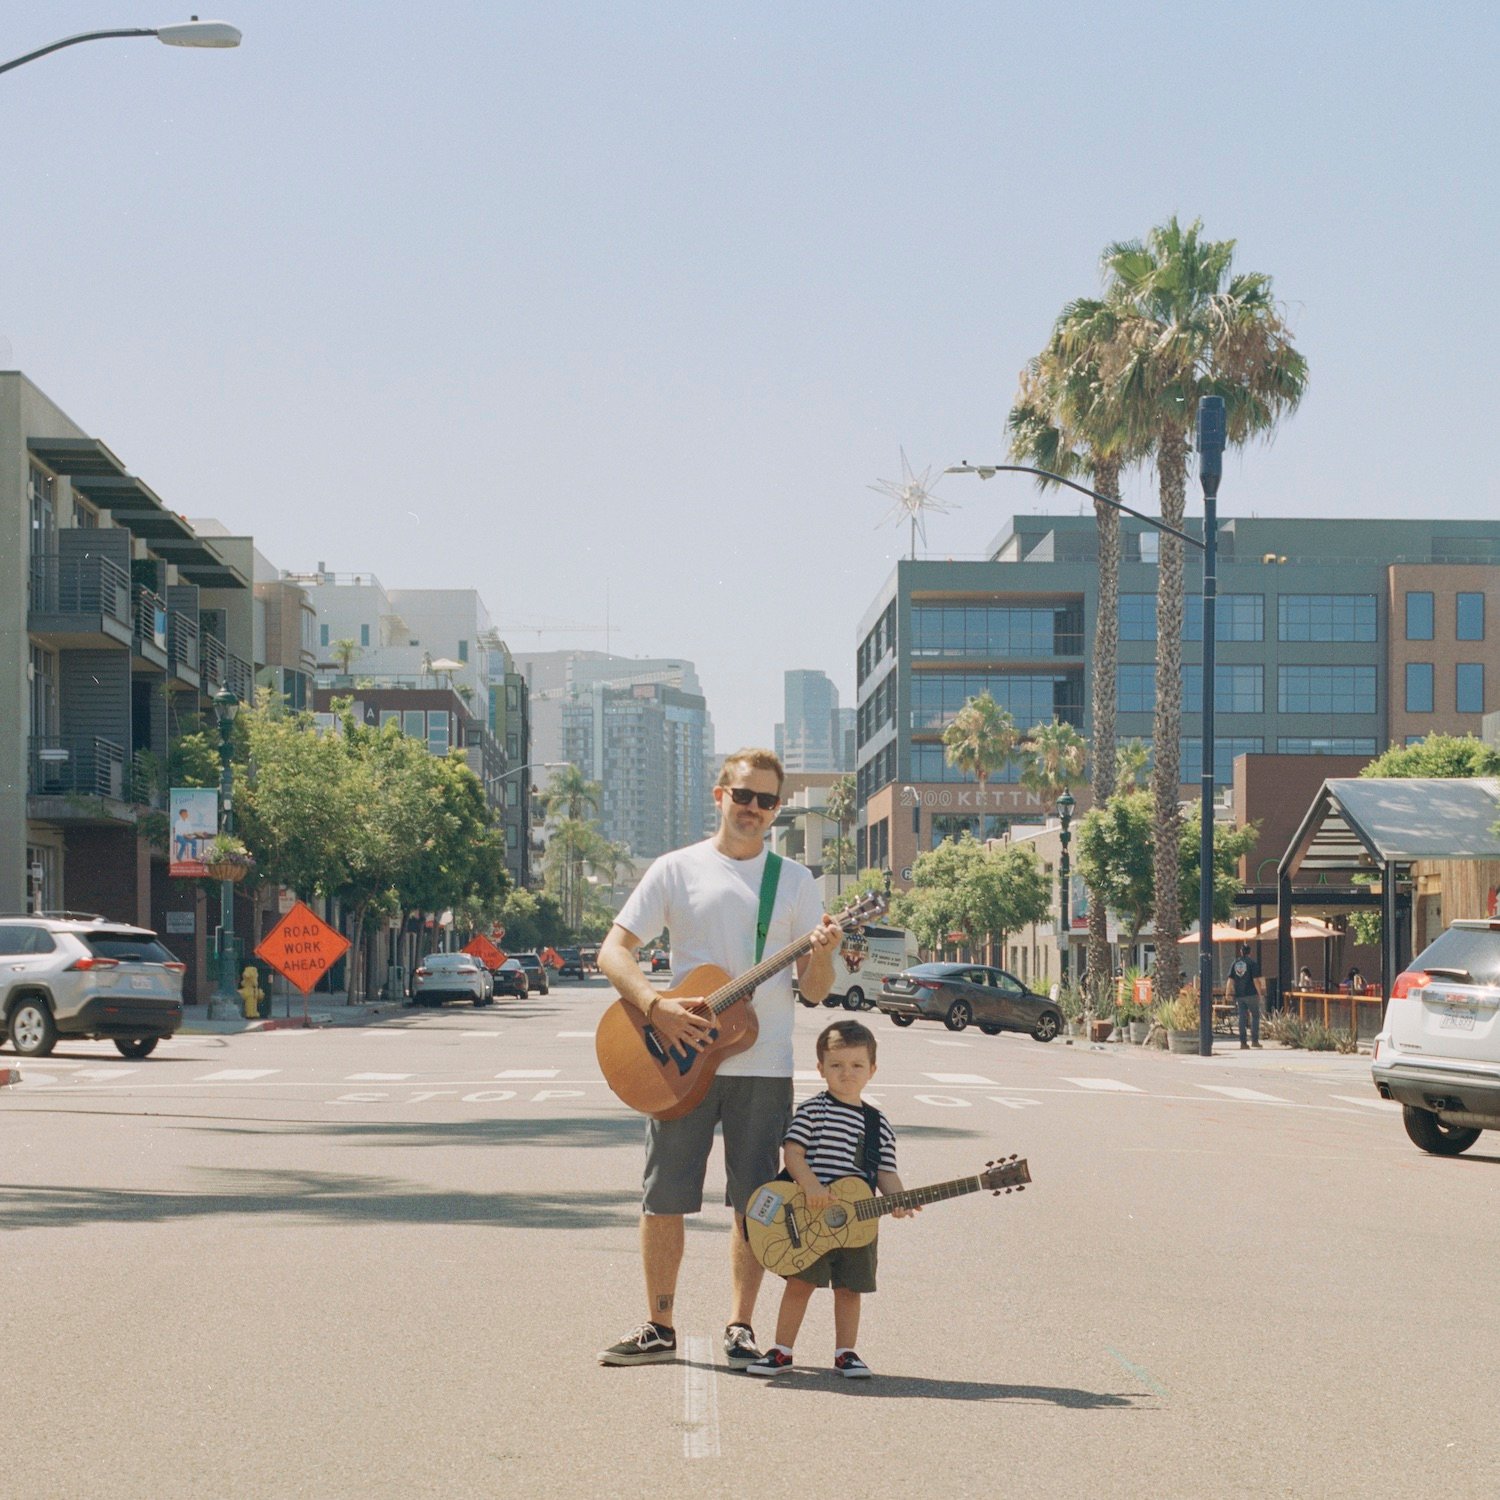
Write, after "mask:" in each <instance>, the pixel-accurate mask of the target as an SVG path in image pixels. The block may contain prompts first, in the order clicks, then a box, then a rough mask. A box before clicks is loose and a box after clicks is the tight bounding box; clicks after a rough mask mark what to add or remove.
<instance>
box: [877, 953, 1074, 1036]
mask: <svg viewBox="0 0 1500 1500" xmlns="http://www.w3.org/2000/svg"><path fill="white" fill-rule="evenodd" d="M876 1003H877V1004H878V1005H879V1007H880V1009H881V1011H882V1012H884V1014H886V1015H888V1016H889V1017H890V1018H891V1020H892V1021H894V1022H895V1024H896V1025H897V1026H910V1025H911V1023H912V1022H913V1021H941V1022H942V1023H943V1024H944V1025H945V1026H946V1027H947V1028H948V1030H949V1031H962V1030H963V1029H964V1028H965V1027H966V1026H967V1025H968V1024H969V1023H970V1022H971V1021H972V1022H974V1023H975V1024H976V1025H977V1026H978V1027H979V1029H980V1030H981V1031H982V1032H984V1033H985V1035H986V1036H996V1035H998V1034H999V1033H1000V1032H1002V1031H1024V1032H1025V1033H1026V1034H1027V1035H1028V1036H1032V1037H1035V1038H1036V1040H1037V1041H1039V1042H1050V1041H1051V1040H1052V1038H1053V1037H1055V1036H1056V1035H1057V1033H1058V1032H1059V1031H1061V1030H1062V1021H1063V1018H1062V1012H1061V1011H1060V1010H1059V1009H1058V1008H1057V1004H1056V1002H1055V1001H1052V1000H1049V999H1048V998H1047V997H1046V996H1045V995H1038V994H1037V993H1036V992H1035V991H1033V990H1029V989H1027V988H1026V986H1025V985H1024V984H1022V983H1021V981H1020V980H1019V979H1017V978H1016V976H1015V975H1014V974H1007V973H1006V972H1005V970H1004V969H990V968H986V967H985V966H984V965H983V964H917V965H916V966H915V967H913V968H910V969H903V970H902V971H901V973H899V974H896V975H893V976H892V977H890V978H889V979H887V980H886V981H885V983H884V984H882V985H881V987H880V999H879V1000H878V1001H877V1002H876Z"/></svg>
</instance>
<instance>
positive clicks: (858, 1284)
mask: <svg viewBox="0 0 1500 1500" xmlns="http://www.w3.org/2000/svg"><path fill="white" fill-rule="evenodd" d="M879 1245H880V1241H879V1239H873V1240H871V1241H870V1243H869V1244H868V1245H861V1246H859V1248H858V1249H856V1250H830V1251H829V1252H828V1254H827V1255H822V1256H819V1257H818V1259H817V1260H815V1261H814V1262H813V1263H812V1264H811V1265H810V1266H809V1267H808V1268H807V1269H806V1270H805V1271H798V1273H797V1274H796V1276H795V1277H788V1278H787V1279H788V1280H789V1281H806V1282H809V1283H811V1284H812V1285H813V1286H836V1287H842V1288H843V1289H844V1291H846V1292H873V1291H874V1290H875V1261H876V1254H875V1252H876V1250H877V1248H878V1247H879Z"/></svg>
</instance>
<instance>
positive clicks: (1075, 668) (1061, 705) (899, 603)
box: [856, 515, 1500, 880]
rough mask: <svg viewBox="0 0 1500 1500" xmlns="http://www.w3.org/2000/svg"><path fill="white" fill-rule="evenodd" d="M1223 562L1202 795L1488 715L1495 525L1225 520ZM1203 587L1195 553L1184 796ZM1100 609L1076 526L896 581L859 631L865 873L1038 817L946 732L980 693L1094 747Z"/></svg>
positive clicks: (1141, 734)
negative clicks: (1236, 777) (1260, 762)
mask: <svg viewBox="0 0 1500 1500" xmlns="http://www.w3.org/2000/svg"><path fill="white" fill-rule="evenodd" d="M1195 525H1196V527H1197V529H1198V530H1200V531H1201V522H1197V523H1195V522H1193V521H1191V520H1190V521H1189V522H1188V527H1187V529H1188V530H1189V531H1192V530H1193V529H1194V527H1195ZM1121 533H1122V537H1121V540H1122V550H1123V560H1122V562H1121V567H1120V606H1119V608H1120V647H1119V669H1118V690H1119V710H1118V720H1117V723H1116V733H1117V736H1118V738H1119V740H1120V741H1121V742H1125V741H1129V740H1134V739H1139V740H1141V741H1143V742H1144V743H1146V745H1147V746H1148V748H1149V744H1150V740H1151V736H1152V729H1153V722H1152V718H1153V712H1154V708H1155V664H1156V661H1155V659H1156V640H1155V636H1156V573H1157V569H1156V558H1157V546H1156V543H1157V533H1156V532H1154V531H1153V530H1152V529H1151V528H1150V527H1148V526H1146V525H1145V524H1144V523H1142V522H1140V521H1137V520H1134V519H1133V518H1131V517H1122V520H1121ZM1218 556H1219V573H1218V596H1219V597H1218V608H1217V612H1216V622H1217V639H1218V647H1217V651H1216V656H1215V660H1216V668H1217V669H1216V682H1215V699H1216V702H1215V756H1214V762H1215V763H1214V779H1215V784H1216V785H1218V786H1221V787H1224V788H1228V786H1229V785H1230V781H1231V768H1232V766H1233V763H1234V761H1235V759H1236V758H1237V757H1239V756H1241V755H1258V754H1262V753H1264V754H1280V755H1307V754H1326V755H1348V756H1356V757H1366V758H1367V757H1370V756H1374V755H1376V754H1378V753H1379V752H1380V751H1382V750H1384V749H1385V748H1386V747H1387V746H1389V745H1391V744H1403V743H1407V742H1409V741H1410V740H1412V739H1417V738H1421V737H1422V736H1424V735H1426V734H1429V733H1432V732H1435V731H1440V732H1443V733H1450V734H1463V733H1469V732H1473V733H1476V734H1477V733H1478V732H1479V730H1480V726H1481V723H1482V719H1483V714H1484V711H1485V709H1486V708H1495V707H1497V706H1500V660H1497V654H1496V645H1495V643H1496V641H1497V639H1500V628H1497V632H1496V633H1491V632H1490V630H1489V622H1490V621H1491V620H1493V619H1495V613H1494V612H1495V610H1496V608H1497V607H1500V523H1496V522H1490V521H1443V520H1397V521H1381V520H1368V519H1363V520H1360V521H1359V522H1358V523H1357V524H1356V523H1353V522H1349V521H1334V520H1318V519H1303V518H1286V517H1281V518H1253V519H1243V518H1237V519H1232V520H1227V521H1222V522H1221V523H1220V527H1219V536H1218ZM1201 578H1202V570H1201V554H1200V553H1198V552H1197V551H1196V549H1192V548H1189V549H1188V550H1187V559H1186V589H1187V600H1186V604H1187V608H1186V611H1185V620H1184V631H1183V718H1182V746H1181V753H1182V762H1181V764H1182V780H1183V784H1184V796H1185V797H1192V796H1195V795H1196V792H1197V787H1198V779H1199V774H1200V764H1201V755H1202V738H1201V735H1202V730H1201V723H1200V708H1199V704H1200V700H1201V693H1200V688H1201V676H1200V674H1201V670H1202V667H1201V661H1202V654H1201V653H1202V646H1201V641H1202V634H1203V620H1202V609H1201V599H1200V591H1201V587H1202V583H1201ZM1097 609H1098V552H1097V533H1096V529H1095V523H1094V519H1093V517H1092V516H1091V515H1090V516H1083V515H1079V516H1036V515H1032V516H1017V517H1015V519H1014V520H1013V521H1012V522H1011V524H1010V525H1009V526H1008V527H1006V528H1005V530H1003V531H1002V532H1001V534H1000V535H999V536H998V537H997V538H996V540H995V542H994V543H993V544H992V545H991V547H990V548H989V558H988V560H986V561H979V562H940V561H928V560H903V561H901V562H899V563H898V564H897V566H896V568H895V570H894V571H893V572H892V574H891V575H890V577H889V578H888V579H887V580H886V582H885V584H884V585H883V586H882V587H881V589H880V590H879V592H878V593H877V595H876V597H875V599H874V601H873V602H872V603H871V605H870V608H869V609H868V610H867V611H866V614H865V617H864V619H863V620H862V621H861V623H860V626H859V630H858V634H857V653H856V680H857V684H858V688H857V693H858V709H857V714H858V722H857V736H856V737H857V739H858V742H859V744H858V771H857V782H858V789H859V800H860V806H861V817H860V827H859V831H858V845H859V851H858V852H859V860H860V863H861V864H862V865H866V864H869V865H883V866H885V867H887V868H889V869H891V870H892V871H893V872H894V874H895V875H896V878H897V879H898V880H904V879H908V878H909V874H908V872H909V870H910V867H911V864H912V861H913V860H914V859H915V857H916V855H917V853H919V852H920V851H921V850H922V849H925V848H930V847H932V846H934V845H935V844H936V843H938V842H940V841H941V840H942V839H943V838H944V837H947V836H950V835H953V834H956V833H958V832H960V831H962V830H963V829H965V828H969V829H972V830H973V831H974V832H975V833H976V834H980V835H987V836H995V835H997V834H999V833H1000V832H1002V831H1003V830H1004V829H1005V828H1006V827H1007V826H1008V825H1009V824H1010V823H1011V822H1013V821H1015V820H1017V819H1018V818H1019V819H1026V820H1033V821H1034V820H1035V819H1036V818H1038V817H1039V816H1042V815H1044V814H1045V812H1046V809H1044V808H1042V807H1041V799H1040V798H1039V797H1038V796H1037V795H1036V794H1034V793H1032V792H1029V791H1027V790H1026V789H1025V788H1023V787H1021V786H1020V785H1019V784H1018V781H1019V767H1018V766H1012V767H1010V768H1008V770H1007V771H1006V772H1004V773H1002V774H1001V775H999V776H997V777H995V778H992V780H991V782H990V784H989V785H988V786H987V787H985V788H984V789H983V790H981V789H980V788H979V787H977V786H976V785H975V783H974V780H973V778H972V777H968V776H965V775H963V774H962V773H960V772H958V771H956V770H955V769H954V768H953V767H951V766H949V765H948V763H947V760H946V757H945V755H944V750H943V745H942V742H941V735H942V731H943V729H944V728H945V726H946V725H947V724H948V723H950V722H951V721H952V718H953V716H954V714H955V713H957V711H958V710H959V709H960V708H961V707H962V706H963V704H964V702H965V701H966V700H967V699H969V698H971V697H973V696H975V695H977V694H979V693H981V692H984V691H986V690H988V691H989V692H991V693H992V694H993V695H994V697H995V699H996V701H997V702H998V703H999V704H1000V705H1001V706H1002V707H1004V708H1006V709H1007V710H1008V711H1009V712H1010V714H1011V715H1012V717H1013V718H1014V720H1015V722H1016V724H1017V726H1018V727H1019V728H1020V729H1022V730H1023V731H1024V730H1026V729H1029V728H1030V727H1031V726H1032V725H1033V724H1036V723H1039V722H1044V721H1047V720H1050V719H1060V720H1063V721H1065V722H1067V723H1070V724H1073V725H1075V726H1076V727H1078V728H1079V729H1080V730H1081V731H1082V732H1083V733H1084V734H1085V735H1089V734H1090V733H1091V729H1092V726H1091V723H1090V719H1089V706H1090V703H1091V699H1092V678H1091V673H1092V661H1091V655H1092V646H1093V638H1094V627H1095V620H1096V615H1097ZM1080 811H1082V808H1080Z"/></svg>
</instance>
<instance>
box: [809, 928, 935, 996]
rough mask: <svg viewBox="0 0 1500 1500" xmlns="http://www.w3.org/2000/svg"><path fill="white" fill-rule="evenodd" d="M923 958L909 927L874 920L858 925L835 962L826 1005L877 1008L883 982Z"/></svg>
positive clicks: (847, 938) (845, 940)
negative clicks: (890, 925) (887, 924)
mask: <svg viewBox="0 0 1500 1500" xmlns="http://www.w3.org/2000/svg"><path fill="white" fill-rule="evenodd" d="M919 961H920V957H919V955H918V953H917V945H916V940H915V939H914V938H913V937H912V936H911V934H910V933H909V932H907V931H906V930H905V928H902V927H881V926H879V925H877V924H876V923H873V922H871V923H867V924H866V925H865V926H863V927H856V928H855V929H854V931H853V932H851V933H849V934H848V935H847V936H846V937H845V938H844V943H843V946H842V947H841V948H840V949H839V953H838V957H837V958H835V959H834V961H833V988H832V989H831V990H830V991H829V992H828V997H827V999H825V1000H824V1001H823V1004H824V1005H830V1006H836V1005H842V1006H843V1007H844V1009H845V1010H873V1009H874V1008H875V998H876V996H877V995H879V994H880V986H881V984H882V983H884V981H885V980H886V979H888V978H890V977H891V976H892V975H893V974H899V973H900V972H901V971H902V970H903V969H905V968H909V967H910V966H911V965H912V964H914V963H918V962H919Z"/></svg>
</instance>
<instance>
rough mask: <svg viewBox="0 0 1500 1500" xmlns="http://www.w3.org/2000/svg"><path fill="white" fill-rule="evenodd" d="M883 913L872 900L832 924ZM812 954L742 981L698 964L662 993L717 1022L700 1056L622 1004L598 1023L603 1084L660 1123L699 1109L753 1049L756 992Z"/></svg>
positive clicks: (876, 898) (797, 948)
mask: <svg viewBox="0 0 1500 1500" xmlns="http://www.w3.org/2000/svg"><path fill="white" fill-rule="evenodd" d="M885 907H886V900H885V897H884V896H882V895H879V894H878V893H875V892H871V893H870V894H869V895H867V896H863V897H861V898H860V899H859V900H858V901H855V902H853V903H852V904H851V905H850V906H848V907H846V908H845V909H844V910H843V911H841V912H840V913H839V914H838V916H837V917H836V918H834V920H835V921H836V922H837V923H838V924H839V926H840V927H841V928H843V930H844V931H845V932H848V931H850V929H851V928H855V927H859V926H862V925H863V924H864V923H866V922H869V921H873V920H874V919H875V918H876V917H878V916H881V915H882V914H883V913H884V912H885ZM811 947H812V939H811V936H810V935H808V936H804V937H801V938H798V939H797V941H796V942H795V943H789V944H788V945H787V946H786V947H785V948H783V949H781V950H780V951H779V952H777V953H773V954H772V955H771V956H770V957H769V958H767V959H764V960H762V961H761V962H760V963H758V964H756V966H755V967H754V968H753V969H749V970H747V971H746V972H745V973H743V974H741V975H740V977H739V978H738V979H731V978H730V977H729V975H728V974H726V973H725V972H724V971H723V969H720V968H716V967H715V966H714V965H713V964H700V965H699V966H698V967H697V968H696V969H691V970H689V971H688V973H686V974H685V975H683V977H682V981H681V982H680V983H679V984H677V985H676V986H675V987H674V988H672V989H670V990H663V991H662V998H663V999H664V1000H686V1001H689V1002H692V1004H693V1008H694V1009H696V1010H698V1011H700V1012H702V1013H703V1014H705V1015H707V1016H710V1017H712V1019H713V1021H714V1029H713V1030H712V1031H711V1032H710V1033H709V1045H708V1046H707V1047H705V1048H704V1049H703V1050H702V1051H701V1052H700V1051H699V1050H698V1049H697V1048H696V1047H668V1046H667V1044H666V1043H665V1042H664V1041H663V1040H662V1038H661V1037H660V1036H658V1034H657V1031H656V1028H655V1027H654V1026H648V1025H647V1024H646V1018H645V1016H643V1015H642V1014H641V1012H640V1011H639V1010H638V1009H637V1008H636V1007H635V1006H634V1005H630V1004H628V1003H627V1002H625V1001H623V1000H616V1001H615V1003H614V1004H613V1005H611V1006H610V1007H609V1009H608V1010H606V1011H605V1012H604V1014H603V1015H602V1016H601V1017H600V1018H599V1029H598V1031H597V1032H596V1033H595V1035H594V1052H595V1054H596V1055H597V1056H598V1058H599V1067H600V1069H601V1071H602V1072H603V1074H604V1081H605V1082H606V1083H607V1084H608V1085H609V1086H610V1088H611V1089H613V1090H614V1092H615V1093H616V1095H618V1097H619V1098H620V1099H622V1100H623V1101H624V1102H625V1103H626V1104H628V1105H629V1106H630V1107H631V1108H632V1109H636V1110H639V1111H640V1112H641V1113H642V1114H643V1115H651V1116H653V1117H654V1118H655V1119H658V1120H675V1119H678V1118H679V1117H680V1116H682V1115H685V1114H687V1113H689V1112H690V1111H691V1110H693V1109H696V1108H697V1106H698V1105H699V1104H700V1103H702V1101H703V1098H704V1096H705V1095H706V1094H707V1093H708V1090H709V1087H710V1085H711V1084H712V1083H713V1081H714V1074H715V1073H717V1072H718V1071H719V1065H720V1064H721V1063H722V1062H723V1061H724V1059H725V1058H726V1057H730V1056H732V1055H733V1054H734V1053H736V1052H743V1051H744V1050H745V1048H747V1047H749V1046H750V1045H751V1044H752V1043H753V1042H754V1041H755V1037H756V1033H757V1031H758V1029H759V1028H758V1026H757V1024H756V1020H755V1012H754V1010H753V1009H752V1008H751V1005H750V999H751V996H752V995H754V993H755V987H756V986H757V985H758V984H763V983H764V982H765V981H766V980H767V979H769V978H770V977H771V976H772V975H773V974H777V973H779V972H780V971H781V970H782V969H785V968H788V967H789V966H790V965H792V964H794V963H795V962H796V961H797V960H798V959H799V958H801V957H802V955H803V954H804V953H806V952H808V951H809V950H810V949H811Z"/></svg>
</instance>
